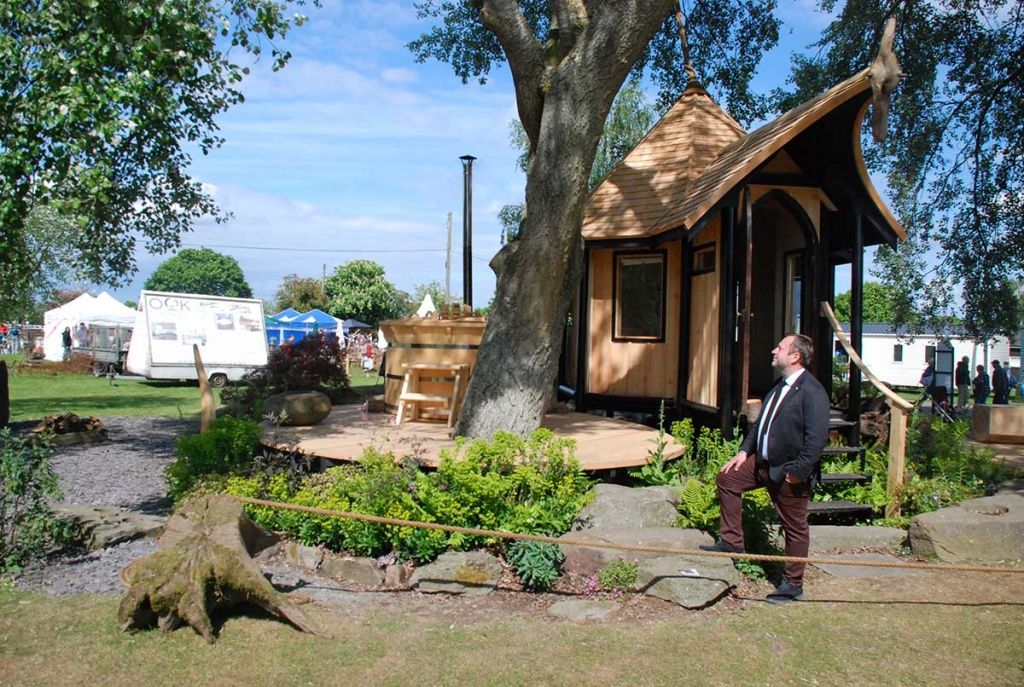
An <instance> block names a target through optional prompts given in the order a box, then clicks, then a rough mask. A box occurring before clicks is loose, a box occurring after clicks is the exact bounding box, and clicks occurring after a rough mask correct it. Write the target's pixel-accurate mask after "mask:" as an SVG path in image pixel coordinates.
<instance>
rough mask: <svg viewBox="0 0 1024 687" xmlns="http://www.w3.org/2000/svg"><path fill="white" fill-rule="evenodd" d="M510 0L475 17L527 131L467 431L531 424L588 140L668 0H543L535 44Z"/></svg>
mask: <svg viewBox="0 0 1024 687" xmlns="http://www.w3.org/2000/svg"><path fill="white" fill-rule="evenodd" d="M514 5H515V3H506V2H502V1H501V0H489V1H488V2H485V3H484V11H483V15H482V18H483V21H484V23H485V25H487V26H488V27H489V28H491V29H492V30H493V31H494V32H495V34H496V35H497V36H498V38H499V40H500V41H501V42H502V45H503V47H504V49H505V53H506V55H507V56H508V58H509V64H510V65H511V67H512V73H513V77H514V78H515V81H516V96H517V101H518V106H519V113H520V120H521V121H522V124H523V128H524V129H525V130H526V133H527V136H528V137H529V139H530V142H531V150H530V164H529V168H528V170H527V177H526V218H525V222H524V225H523V229H522V232H521V233H520V237H519V239H518V240H517V241H515V242H512V243H510V244H509V245H508V246H506V247H505V248H504V249H502V251H501V252H500V253H499V254H498V255H497V256H496V257H495V259H494V260H493V261H492V262H491V265H492V267H493V268H494V270H495V272H496V273H497V276H498V286H497V293H496V294H495V301H494V308H493V310H492V311H491V315H490V322H489V324H488V326H487V331H486V332H485V333H484V338H483V341H482V343H481V346H480V353H479V356H478V358H477V363H476V367H475V368H474V371H473V377H472V378H471V380H470V383H469V388H468V390H467V392H466V400H465V403H464V405H463V410H462V413H461V414H460V416H459V420H458V423H457V424H456V427H455V432H456V434H460V435H463V436H470V437H491V436H492V435H493V434H494V433H495V432H496V431H498V430H506V431H510V432H514V433H516V434H519V435H527V434H529V433H530V432H532V431H533V430H535V429H536V428H537V427H539V426H540V422H541V419H542V417H543V413H544V410H545V403H546V401H547V400H548V399H549V398H550V390H551V388H552V386H553V385H554V383H555V375H556V373H557V369H558V357H559V353H560V352H561V347H562V338H563V335H564V331H565V319H566V316H567V314H568V311H569V305H570V299H571V298H572V296H573V294H574V293H575V292H576V289H577V287H578V286H579V281H580V276H581V274H582V269H583V264H582V257H583V251H582V248H583V244H582V238H581V234H580V225H581V223H582V215H583V206H584V204H585V202H586V199H587V195H588V190H587V181H588V178H589V175H590V168H591V166H592V165H593V162H594V155H595V153H596V150H597V142H598V139H599V138H600V135H601V131H602V129H603V126H604V121H605V118H606V117H607V116H608V111H609V109H610V108H611V103H612V100H613V99H614V97H615V94H616V93H617V92H618V90H619V88H620V87H621V86H622V83H623V81H624V80H625V78H626V75H627V74H628V73H629V70H630V68H631V67H632V66H633V64H634V63H635V62H636V60H637V58H638V57H639V56H640V54H641V52H642V50H643V49H644V47H645V46H646V44H647V42H648V41H649V40H650V38H651V36H652V35H653V34H654V32H655V30H656V29H657V27H658V25H659V24H660V23H661V21H662V19H664V17H665V16H666V14H667V13H668V11H669V9H670V8H671V7H672V6H673V5H674V2H673V0H634V1H633V2H620V3H599V4H593V3H591V4H585V3H578V2H571V1H565V2H558V3H556V2H552V3H551V6H552V8H553V9H552V32H551V39H550V40H549V41H548V44H547V45H546V46H545V47H544V50H543V53H542V54H541V55H540V56H538V55H537V53H536V52H535V46H536V43H535V41H533V40H532V34H531V35H527V33H526V32H525V30H523V25H522V22H517V17H516V16H515V13H514V11H513V10H512V6H514Z"/></svg>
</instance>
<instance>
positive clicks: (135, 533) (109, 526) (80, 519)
mask: <svg viewBox="0 0 1024 687" xmlns="http://www.w3.org/2000/svg"><path fill="white" fill-rule="evenodd" d="M53 512H54V514H55V515H57V516H58V517H61V518H67V519H69V520H73V521H74V522H75V523H76V524H77V525H78V528H79V534H80V537H81V541H82V544H83V545H84V546H85V547H86V548H88V549H89V550H90V551H98V550H99V549H105V548H108V547H110V546H114V545H115V544H121V543H123V542H126V541H132V540H135V539H141V538H142V537H155V536H157V535H158V534H160V532H161V531H162V530H163V527H164V525H165V524H166V523H167V518H166V517H162V516H158V515H145V514H143V513H137V512H135V511H130V510H125V509H124V508H115V507H112V506H80V505H75V504H57V505H55V506H54V507H53Z"/></svg>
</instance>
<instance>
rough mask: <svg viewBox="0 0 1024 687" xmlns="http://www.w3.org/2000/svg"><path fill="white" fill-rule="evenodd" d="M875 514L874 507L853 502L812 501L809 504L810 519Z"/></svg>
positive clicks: (808, 515) (808, 514)
mask: <svg viewBox="0 0 1024 687" xmlns="http://www.w3.org/2000/svg"><path fill="white" fill-rule="evenodd" d="M874 512H875V507H874V506H870V505H867V504H864V503H854V502H853V501H811V502H810V503H808V504H807V518H808V519H811V518H814V519H827V518H830V517H831V518H839V517H843V518H852V517H854V516H863V517H866V516H869V515H872V514H873V513H874Z"/></svg>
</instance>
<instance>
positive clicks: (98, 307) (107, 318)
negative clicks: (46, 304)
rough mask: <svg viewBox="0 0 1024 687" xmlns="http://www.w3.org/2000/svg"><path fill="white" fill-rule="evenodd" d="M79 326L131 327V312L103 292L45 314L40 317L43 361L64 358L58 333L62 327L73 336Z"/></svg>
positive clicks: (132, 317)
mask: <svg viewBox="0 0 1024 687" xmlns="http://www.w3.org/2000/svg"><path fill="white" fill-rule="evenodd" d="M82 322H84V323H85V324H86V326H88V325H91V324H98V325H105V326H109V327H132V326H134V325H135V311H134V310H132V309H131V308H129V307H128V306H126V305H124V304H123V303H121V302H120V301H118V300H117V299H116V298H114V297H113V296H111V295H110V294H109V293H107V292H106V291H104V292H103V293H101V294H100V295H99V296H92V295H90V294H88V293H83V294H82V295H81V296H79V297H78V298H76V299H74V300H73V301H70V302H68V303H65V304H64V305H62V306H60V307H59V308H54V309H53V310H47V311H46V314H45V315H44V316H43V353H44V354H45V356H46V359H47V360H53V361H60V360H62V359H63V358H64V344H63V342H62V341H61V333H62V332H63V331H64V328H65V327H70V328H71V331H72V332H74V331H75V327H77V326H78V325H79V324H80V323H82Z"/></svg>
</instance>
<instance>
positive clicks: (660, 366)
mask: <svg viewBox="0 0 1024 687" xmlns="http://www.w3.org/2000/svg"><path fill="white" fill-rule="evenodd" d="M658 248H659V249H662V250H666V251H667V255H666V260H667V268H666V284H665V288H666V293H665V341H664V342H660V343H646V342H615V341H612V308H613V307H614V303H613V299H614V294H613V293H612V270H613V269H614V262H613V254H614V251H613V250H611V249H607V250H604V249H602V250H593V251H591V260H590V293H591V296H590V306H589V307H590V313H589V318H590V319H589V323H590V337H589V351H590V358H589V364H588V370H587V391H588V392H589V393H593V394H611V395H614V396H631V397H638V398H673V397H675V395H676V388H677V385H678V379H679V374H678V366H679V298H680V278H679V270H680V269H681V265H680V254H681V249H680V243H679V241H678V240H677V241H672V242H670V243H667V244H664V245H662V246H659V247H658Z"/></svg>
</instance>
